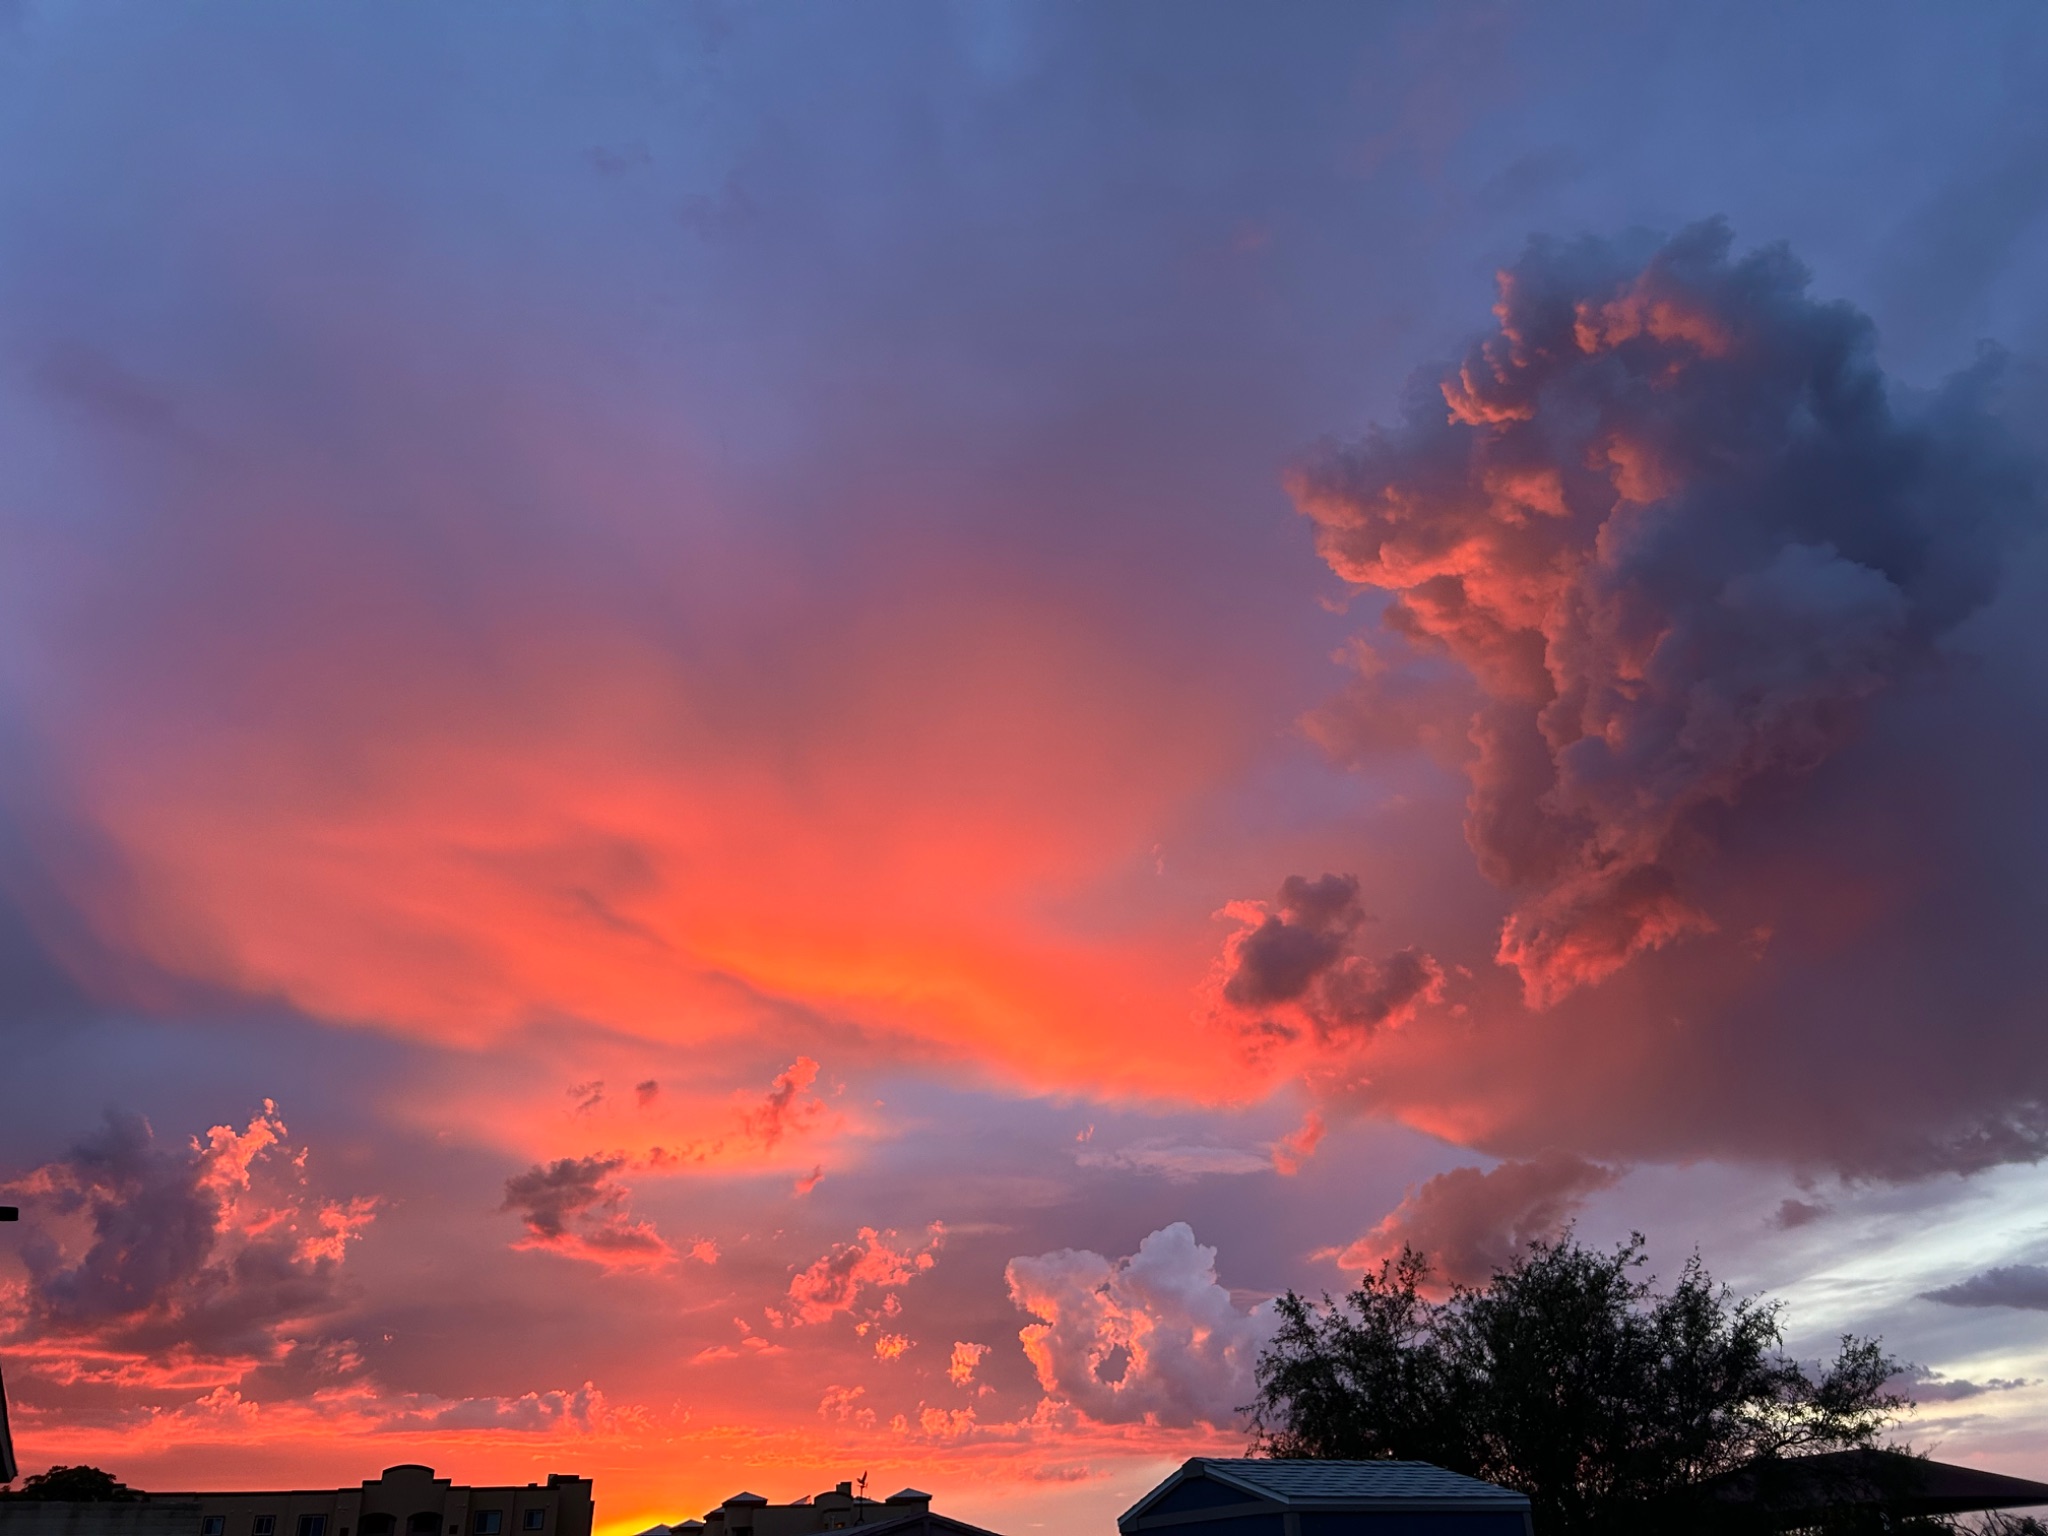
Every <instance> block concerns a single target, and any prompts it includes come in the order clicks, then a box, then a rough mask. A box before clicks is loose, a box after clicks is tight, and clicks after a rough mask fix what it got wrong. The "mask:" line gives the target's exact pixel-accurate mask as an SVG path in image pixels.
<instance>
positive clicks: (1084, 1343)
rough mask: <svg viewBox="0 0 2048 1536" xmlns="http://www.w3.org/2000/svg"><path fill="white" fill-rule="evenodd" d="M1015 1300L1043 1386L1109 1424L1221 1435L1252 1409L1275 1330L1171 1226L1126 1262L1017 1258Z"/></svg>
mask: <svg viewBox="0 0 2048 1536" xmlns="http://www.w3.org/2000/svg"><path fill="white" fill-rule="evenodd" d="M1005 1274H1006V1277H1007V1278H1008V1280H1009V1285H1010V1299H1011V1301H1013V1302H1014V1303H1015V1304H1016V1305H1017V1307H1018V1308H1019V1309H1020V1310H1022V1311H1024V1312H1027V1313H1029V1314H1030V1315H1031V1316H1032V1317H1033V1318H1035V1319H1037V1321H1035V1322H1033V1323H1031V1324H1029V1325H1028V1326H1027V1327H1025V1328H1024V1329H1022V1330H1021V1331H1020V1333H1019V1334H1018V1337H1019V1338H1020V1339H1021V1340H1022V1341H1023V1344H1024V1353H1025V1354H1026V1355H1027V1356H1028V1357H1029V1358H1030V1360H1031V1364H1032V1367H1033V1369H1034V1370H1036V1371H1037V1373H1038V1382H1039V1385H1040V1386H1041V1387H1042V1388H1044V1390H1045V1391H1046V1392H1047V1393H1048V1394H1049V1395H1051V1396H1053V1397H1056V1398H1057V1399H1059V1400H1060V1401H1063V1402H1066V1403H1070V1404H1072V1405H1073V1407H1075V1408H1076V1409H1078V1410H1080V1411H1081V1412H1082V1413H1084V1414H1086V1415H1087V1416H1088V1417H1089V1418H1091V1419H1095V1420H1098V1421H1102V1422H1108V1423H1130V1422H1134V1421H1138V1422H1143V1423H1146V1424H1160V1425H1193V1424H1197V1423H1203V1424H1209V1425H1214V1426H1222V1425H1226V1424H1230V1423H1232V1422H1234V1421H1235V1418H1236V1414H1237V1407H1238V1405H1239V1404H1241V1403H1244V1402H1246V1401H1248V1400H1249V1397H1250V1394H1251V1382H1252V1362H1253V1360H1254V1359H1255V1358H1256V1357H1257V1354H1258V1351H1259V1349H1260V1347H1261V1346H1262V1345H1264V1344H1265V1342H1266V1341H1267V1340H1268V1339H1269V1338H1271V1336H1272V1333H1273V1329H1274V1328H1275V1326H1277V1322H1276V1319H1275V1317H1274V1316H1273V1314H1272V1313H1271V1312H1270V1311H1268V1310H1267V1309H1265V1308H1263V1307H1261V1308H1254V1309H1252V1310H1251V1311H1245V1310H1242V1309H1240V1308H1239V1307H1238V1305H1237V1304H1236V1303H1235V1302H1234V1301H1233V1300H1232V1299H1231V1295H1230V1292H1229V1291H1228V1290H1227V1289H1225V1288H1224V1287H1223V1286H1222V1285H1221V1284H1220V1283H1219V1282H1218V1281H1217V1278H1216V1250H1215V1249H1214V1248H1205V1247H1203V1246H1202V1245H1201V1244H1199V1243H1197V1242H1196V1241H1195V1235H1194V1231H1193V1229H1191V1228H1190V1227H1189V1226H1188V1225H1187V1223H1185V1222H1175V1223H1173V1224H1172V1225H1171V1226H1168V1227H1164V1228H1162V1229H1161V1230H1159V1231H1157V1232H1154V1233H1153V1234H1152V1235H1151V1236H1149V1237H1147V1238H1146V1239H1145V1240H1144V1241H1143V1242H1142V1243H1140V1244H1139V1245H1138V1251H1137V1252H1136V1253H1135V1254H1133V1255H1131V1256H1130V1257H1128V1258H1122V1259H1117V1260H1114V1261H1112V1260H1109V1259H1106V1258H1104V1257H1103V1256H1102V1255H1101V1254H1099V1253H1091V1252H1088V1251H1086V1250H1076V1249H1072V1248H1067V1249H1062V1250H1060V1251H1059V1252H1057V1253H1046V1254H1040V1255H1038V1256H1037V1257H1036V1258H1017V1259H1012V1260H1011V1261H1010V1263H1009V1267H1008V1269H1007V1270H1006V1271H1005Z"/></svg>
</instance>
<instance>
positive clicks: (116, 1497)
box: [0, 1467, 142, 1504]
mask: <svg viewBox="0 0 2048 1536" xmlns="http://www.w3.org/2000/svg"><path fill="white" fill-rule="evenodd" d="M141 1497H142V1495H141V1494H140V1493H137V1492H136V1491H135V1490H134V1489H132V1488H130V1487H129V1486H128V1485H127V1484H126V1483H121V1482H116V1481H115V1480H114V1474H113V1473H111V1472H102V1471H101V1470H100V1469H99V1468H98V1467H52V1468H50V1470H49V1471H47V1472H38V1473H36V1474H35V1475H34V1476H32V1477H25V1478H23V1479H22V1482H21V1486H20V1487H19V1488H16V1489H14V1490H12V1491H7V1490H4V1489H0V1499H50V1500H54V1501H58V1502H63V1503H71V1504H119V1503H126V1502H128V1501H130V1500H133V1499H139V1498H141Z"/></svg>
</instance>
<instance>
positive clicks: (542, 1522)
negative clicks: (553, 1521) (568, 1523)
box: [519, 1509, 548, 1531]
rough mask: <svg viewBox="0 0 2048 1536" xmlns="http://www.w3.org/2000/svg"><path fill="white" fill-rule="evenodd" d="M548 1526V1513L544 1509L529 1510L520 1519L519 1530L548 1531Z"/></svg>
mask: <svg viewBox="0 0 2048 1536" xmlns="http://www.w3.org/2000/svg"><path fill="white" fill-rule="evenodd" d="M547 1524H548V1512H547V1511H546V1510H544V1509H529V1510H528V1511H527V1512H526V1513H525V1514H523V1515H521V1516H520V1517H519V1528H520V1529H521V1530H522V1531H541V1530H546V1529H547Z"/></svg>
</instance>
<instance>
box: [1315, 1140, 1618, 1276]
mask: <svg viewBox="0 0 2048 1536" xmlns="http://www.w3.org/2000/svg"><path fill="white" fill-rule="evenodd" d="M1619 1177H1620V1175H1619V1174H1618V1173H1616V1172H1615V1170H1613V1169H1612V1168H1604V1167H1602V1166H1600V1165H1599V1164H1598V1163H1591V1162H1588V1161H1586V1160H1585V1159H1584V1158H1581V1157H1575V1156H1573V1155H1571V1154H1570V1153H1564V1152H1551V1153H1546V1154H1544V1155H1542V1156H1540V1157H1536V1158H1533V1159H1530V1160H1529V1161H1527V1162H1512V1161H1511V1162H1504V1163H1501V1164H1500V1165H1499V1166H1497V1167H1494V1168H1491V1169H1488V1170H1486V1171H1484V1172H1482V1171H1480V1170H1479V1169H1477V1168H1454V1169H1452V1170H1451V1171H1450V1172H1449V1173H1440V1174H1437V1175H1436V1176H1435V1177H1434V1178H1431V1179H1427V1180H1425V1181H1424V1182H1423V1183H1422V1185H1421V1187H1419V1188H1417V1189H1411V1190H1410V1191H1409V1192H1408V1195H1407V1197H1406V1198H1405V1199H1403V1200H1402V1202H1401V1203H1400V1205H1399V1206H1397V1207H1396V1208H1395V1209H1394V1210H1393V1211H1392V1212H1390V1213H1389V1214H1388V1215H1387V1216H1386V1217H1385V1218H1384V1219H1383V1220H1382V1221H1381V1222H1380V1223H1379V1225H1378V1226H1376V1227H1374V1228H1373V1229H1372V1230H1371V1231H1370V1232H1368V1233H1366V1235H1365V1236H1363V1237H1361V1238H1359V1239H1358V1241H1356V1242H1355V1243H1352V1244H1351V1245H1350V1246H1349V1247H1347V1248H1345V1249H1343V1250H1342V1251H1341V1252H1337V1253H1334V1254H1330V1255H1326V1257H1333V1258H1335V1259H1336V1261H1337V1263H1338V1264H1339V1265H1340V1266H1342V1267H1343V1268H1344V1269H1347V1270H1350V1271H1352V1272H1353V1273H1357V1272H1359V1271H1363V1270H1369V1269H1373V1268H1376V1267H1377V1266H1378V1265H1380V1264H1381V1263H1383V1262H1384V1261H1386V1260H1388V1259H1391V1258H1394V1257H1397V1256H1398V1255H1399V1254H1400V1252H1401V1250H1402V1249H1403V1248H1413V1249H1414V1250H1415V1251H1416V1252H1418V1253H1420V1254H1422V1255H1423V1256H1424V1257H1426V1258H1427V1259H1428V1260H1429V1261H1430V1266H1431V1269H1432V1279H1434V1280H1436V1281H1440V1282H1444V1283H1448V1284H1452V1285H1479V1284H1481V1283H1483V1282H1484V1281H1485V1280H1486V1279H1487V1278H1488V1277H1489V1276H1491V1275H1492V1274H1493V1272H1494V1271H1495V1270H1496V1269H1498V1268H1501V1267H1502V1266H1503V1265H1505V1264H1506V1263H1507V1262H1508V1261H1509V1260H1510V1259H1512V1258H1513V1257H1514V1256H1515V1255H1516V1254H1517V1253H1520V1252H1521V1251H1522V1250H1523V1249H1525V1248H1527V1247H1528V1245H1529V1244H1530V1243H1532V1242H1535V1241H1536V1240H1538V1239H1549V1238H1554V1237H1556V1236H1558V1235H1559V1234H1560V1233H1561V1232H1563V1231H1564V1229H1565V1228H1566V1227H1567V1226H1568V1225H1569V1224H1570V1222H1571V1219H1572V1216H1573V1214H1574V1213H1575V1212H1576V1211H1577V1210H1578V1208H1579V1205H1580V1203H1581V1202H1582V1201H1584V1199H1585V1198H1586V1196H1588V1195H1590V1194H1592V1193H1593V1192H1594V1191H1596V1190H1601V1189H1605V1188H1607V1187H1608V1186H1610V1185H1611V1184H1613V1183H1614V1182H1615V1180H1616V1179H1617V1178H1619Z"/></svg>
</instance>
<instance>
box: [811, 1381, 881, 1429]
mask: <svg viewBox="0 0 2048 1536" xmlns="http://www.w3.org/2000/svg"><path fill="white" fill-rule="evenodd" d="M867 1395H868V1389H867V1388H866V1387H839V1386H832V1387H827V1388H826V1389H825V1395H824V1396H823V1397H821V1398H819V1399H818V1417H819V1418H821V1419H824V1420H826V1421H827V1422H829V1423H833V1424H851V1425H852V1426H853V1427H854V1428H856V1429H873V1428H874V1427H875V1410H874V1409H872V1408H870V1407H868V1406H867V1405H866V1404H864V1403H863V1402H861V1399H862V1398H864V1397H866V1396H867Z"/></svg>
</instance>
